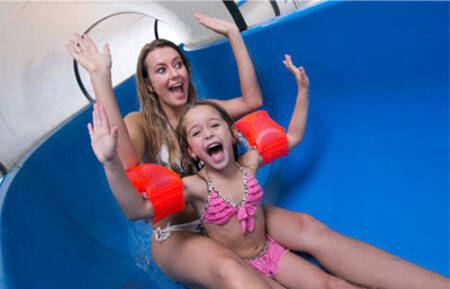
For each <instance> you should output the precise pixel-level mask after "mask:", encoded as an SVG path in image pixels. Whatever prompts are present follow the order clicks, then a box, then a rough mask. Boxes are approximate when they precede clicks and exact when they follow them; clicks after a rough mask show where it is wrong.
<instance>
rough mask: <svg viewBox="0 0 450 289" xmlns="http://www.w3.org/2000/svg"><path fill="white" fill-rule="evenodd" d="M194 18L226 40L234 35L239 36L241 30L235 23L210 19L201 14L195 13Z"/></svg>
mask: <svg viewBox="0 0 450 289" xmlns="http://www.w3.org/2000/svg"><path fill="white" fill-rule="evenodd" d="M194 17H195V18H196V19H197V21H198V22H199V23H200V24H201V25H203V26H205V27H206V28H208V29H210V30H212V31H214V32H216V33H218V34H220V35H223V36H225V37H226V38H230V37H231V35H233V34H234V33H238V34H239V29H238V28H237V26H236V24H234V23H231V22H228V21H225V20H221V19H218V18H214V17H209V16H206V15H203V14H200V13H195V14H194Z"/></svg>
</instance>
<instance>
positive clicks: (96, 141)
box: [88, 104, 118, 164]
mask: <svg viewBox="0 0 450 289" xmlns="http://www.w3.org/2000/svg"><path fill="white" fill-rule="evenodd" d="M92 122H93V125H92V124H91V123H89V124H88V131H89V136H90V137H91V146H92V150H93V151H94V153H95V155H96V156H97V159H98V160H99V162H101V163H102V164H105V163H107V162H111V161H114V160H116V159H118V156H117V126H114V127H113V128H110V125H109V120H108V117H107V115H106V112H105V109H104V108H103V107H102V106H101V105H99V104H94V111H92Z"/></svg>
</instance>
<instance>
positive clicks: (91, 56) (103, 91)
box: [66, 34, 145, 169]
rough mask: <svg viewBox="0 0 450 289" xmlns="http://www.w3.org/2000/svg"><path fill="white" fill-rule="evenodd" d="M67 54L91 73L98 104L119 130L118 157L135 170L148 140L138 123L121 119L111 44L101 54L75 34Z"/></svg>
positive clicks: (95, 47) (86, 40) (92, 43)
mask: <svg viewBox="0 0 450 289" xmlns="http://www.w3.org/2000/svg"><path fill="white" fill-rule="evenodd" d="M66 50H67V51H68V53H69V54H70V55H71V56H72V57H73V58H74V59H75V60H76V61H77V62H78V63H79V64H81V66H83V67H84V68H85V69H86V70H87V72H88V73H89V76H90V79H91V82H92V86H93V88H94V93H95V96H96V101H97V103H99V104H101V105H102V106H103V107H104V108H105V111H106V113H107V115H108V118H109V120H110V123H111V125H112V126H117V128H118V153H119V157H120V160H121V162H122V164H123V166H124V167H125V168H126V169H128V168H130V167H133V166H135V165H136V164H138V163H139V162H140V160H141V158H142V155H143V153H144V147H145V136H144V133H143V132H142V129H141V128H140V126H139V125H138V124H139V123H138V121H136V120H131V121H127V124H125V122H124V120H123V118H122V115H121V113H120V110H119V106H118V104H117V101H116V97H115V95H114V90H113V87H112V82H111V52H110V49H109V46H108V44H105V45H104V46H103V50H102V51H100V50H98V49H97V46H96V45H95V43H94V41H92V39H91V38H90V37H89V36H88V35H83V36H80V35H79V34H75V36H74V39H70V40H69V41H68V42H67V44H66ZM127 127H128V129H127Z"/></svg>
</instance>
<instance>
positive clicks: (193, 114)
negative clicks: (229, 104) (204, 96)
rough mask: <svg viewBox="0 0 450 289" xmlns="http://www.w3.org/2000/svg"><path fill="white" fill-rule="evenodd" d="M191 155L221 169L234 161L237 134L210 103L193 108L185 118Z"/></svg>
mask: <svg viewBox="0 0 450 289" xmlns="http://www.w3.org/2000/svg"><path fill="white" fill-rule="evenodd" d="M183 128H184V131H185V133H186V137H187V142H188V144H189V151H190V155H191V157H193V158H199V159H200V160H202V161H203V162H204V163H205V165H207V166H208V167H210V168H213V169H215V170H220V169H223V168H225V167H226V166H228V165H229V164H233V163H234V152H233V141H234V139H235V136H234V135H233V133H232V132H231V130H230V127H229V126H228V124H227V122H226V121H225V120H224V119H223V118H222V117H221V115H220V114H219V112H218V111H217V110H216V109H215V108H213V107H211V106H209V105H199V106H196V107H194V108H193V109H191V110H190V111H189V112H188V113H187V114H186V116H185V117H184V120H183Z"/></svg>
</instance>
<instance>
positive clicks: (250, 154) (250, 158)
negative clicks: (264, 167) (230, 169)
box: [239, 149, 262, 177]
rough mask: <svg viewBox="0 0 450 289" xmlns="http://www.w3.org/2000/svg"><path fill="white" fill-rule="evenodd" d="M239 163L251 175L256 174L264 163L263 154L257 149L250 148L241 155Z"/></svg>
mask: <svg viewBox="0 0 450 289" xmlns="http://www.w3.org/2000/svg"><path fill="white" fill-rule="evenodd" d="M239 164H240V165H241V167H243V168H244V169H245V170H246V171H247V172H248V173H249V174H250V175H251V176H253V177H254V176H256V172H257V171H258V169H259V167H260V166H261V164H262V158H261V155H260V154H259V153H258V151H257V150H254V149H250V150H248V151H247V152H246V153H244V154H242V155H241V156H239Z"/></svg>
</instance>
